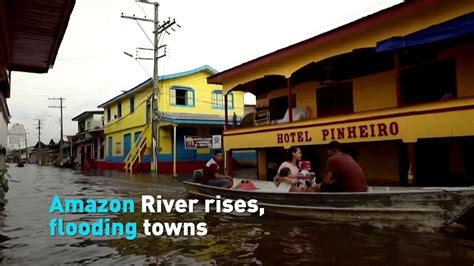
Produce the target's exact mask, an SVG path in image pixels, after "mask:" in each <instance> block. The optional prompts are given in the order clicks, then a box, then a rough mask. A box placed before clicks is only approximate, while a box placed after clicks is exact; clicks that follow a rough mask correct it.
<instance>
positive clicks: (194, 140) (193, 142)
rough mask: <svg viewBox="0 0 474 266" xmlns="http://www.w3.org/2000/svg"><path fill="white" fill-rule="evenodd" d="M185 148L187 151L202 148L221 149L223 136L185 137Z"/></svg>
mask: <svg viewBox="0 0 474 266" xmlns="http://www.w3.org/2000/svg"><path fill="white" fill-rule="evenodd" d="M184 147H185V149H187V150H195V149H200V148H208V149H221V148H222V135H212V136H184Z"/></svg>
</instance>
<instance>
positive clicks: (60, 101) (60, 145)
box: [48, 97, 66, 166]
mask: <svg viewBox="0 0 474 266" xmlns="http://www.w3.org/2000/svg"><path fill="white" fill-rule="evenodd" d="M48 99H49V100H59V106H49V108H59V109H60V110H61V133H60V135H61V138H60V139H59V166H61V163H62V162H63V109H64V108H66V107H65V106H63V101H64V100H66V98H63V97H58V98H56V97H54V98H48Z"/></svg>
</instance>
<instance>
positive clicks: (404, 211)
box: [183, 179, 474, 232]
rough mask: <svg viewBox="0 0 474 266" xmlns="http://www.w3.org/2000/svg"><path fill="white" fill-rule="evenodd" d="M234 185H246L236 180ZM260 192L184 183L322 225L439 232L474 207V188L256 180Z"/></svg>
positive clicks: (194, 190) (198, 191) (194, 192)
mask: <svg viewBox="0 0 474 266" xmlns="http://www.w3.org/2000/svg"><path fill="white" fill-rule="evenodd" d="M234 180H235V181H234V183H240V181H241V180H239V179H234ZM252 182H254V184H255V186H256V187H257V190H253V191H244V190H240V189H225V188H218V187H212V186H207V185H202V184H199V183H194V182H187V181H184V182H183V183H184V186H185V188H186V190H187V192H188V194H189V195H190V196H191V197H199V198H215V196H216V195H220V196H221V198H223V199H233V200H236V199H244V200H250V199H256V200H258V204H259V206H260V207H264V208H265V212H270V213H274V214H282V215H288V216H293V217H299V218H306V219H310V220H312V221H317V222H336V223H351V224H366V225H371V226H376V227H383V228H387V227H388V228H399V229H400V228H401V229H407V230H416V231H423V232H435V231H437V230H439V229H440V228H443V227H445V226H447V225H449V224H451V223H453V222H455V221H456V220H457V219H459V218H460V217H461V216H462V215H463V214H464V213H466V212H467V211H468V210H469V209H471V208H473V207H474V187H452V188H451V187H450V188H448V187H371V188H370V189H369V192H357V193H348V192H341V193H322V192H318V193H315V192H312V193H308V192H306V193H305V192H301V193H295V192H291V193H290V192H288V191H289V185H287V184H282V185H280V186H279V187H276V186H275V184H274V183H273V182H268V181H259V180H252Z"/></svg>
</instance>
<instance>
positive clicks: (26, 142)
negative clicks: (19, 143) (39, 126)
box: [25, 130, 30, 164]
mask: <svg viewBox="0 0 474 266" xmlns="http://www.w3.org/2000/svg"><path fill="white" fill-rule="evenodd" d="M27 134H29V133H28V132H26V130H25V153H26V155H25V160H26V163H27V164H28V163H30V162H29V160H28V138H27V136H26V135H27Z"/></svg>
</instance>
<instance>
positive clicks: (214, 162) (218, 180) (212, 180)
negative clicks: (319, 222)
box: [202, 150, 233, 188]
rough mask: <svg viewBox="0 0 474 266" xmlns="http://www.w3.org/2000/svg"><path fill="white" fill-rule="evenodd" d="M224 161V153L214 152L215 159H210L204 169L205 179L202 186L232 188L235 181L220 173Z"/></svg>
mask: <svg viewBox="0 0 474 266" xmlns="http://www.w3.org/2000/svg"><path fill="white" fill-rule="evenodd" d="M222 161H223V154H222V151H220V150H216V151H214V157H213V158H212V159H210V160H209V161H208V162H207V163H206V165H205V167H204V171H203V173H204V177H203V181H202V184H204V185H209V186H214V187H223V188H230V187H232V185H233V179H232V177H231V176H229V175H224V174H221V173H219V168H220V167H219V164H220V163H221V162H222Z"/></svg>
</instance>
